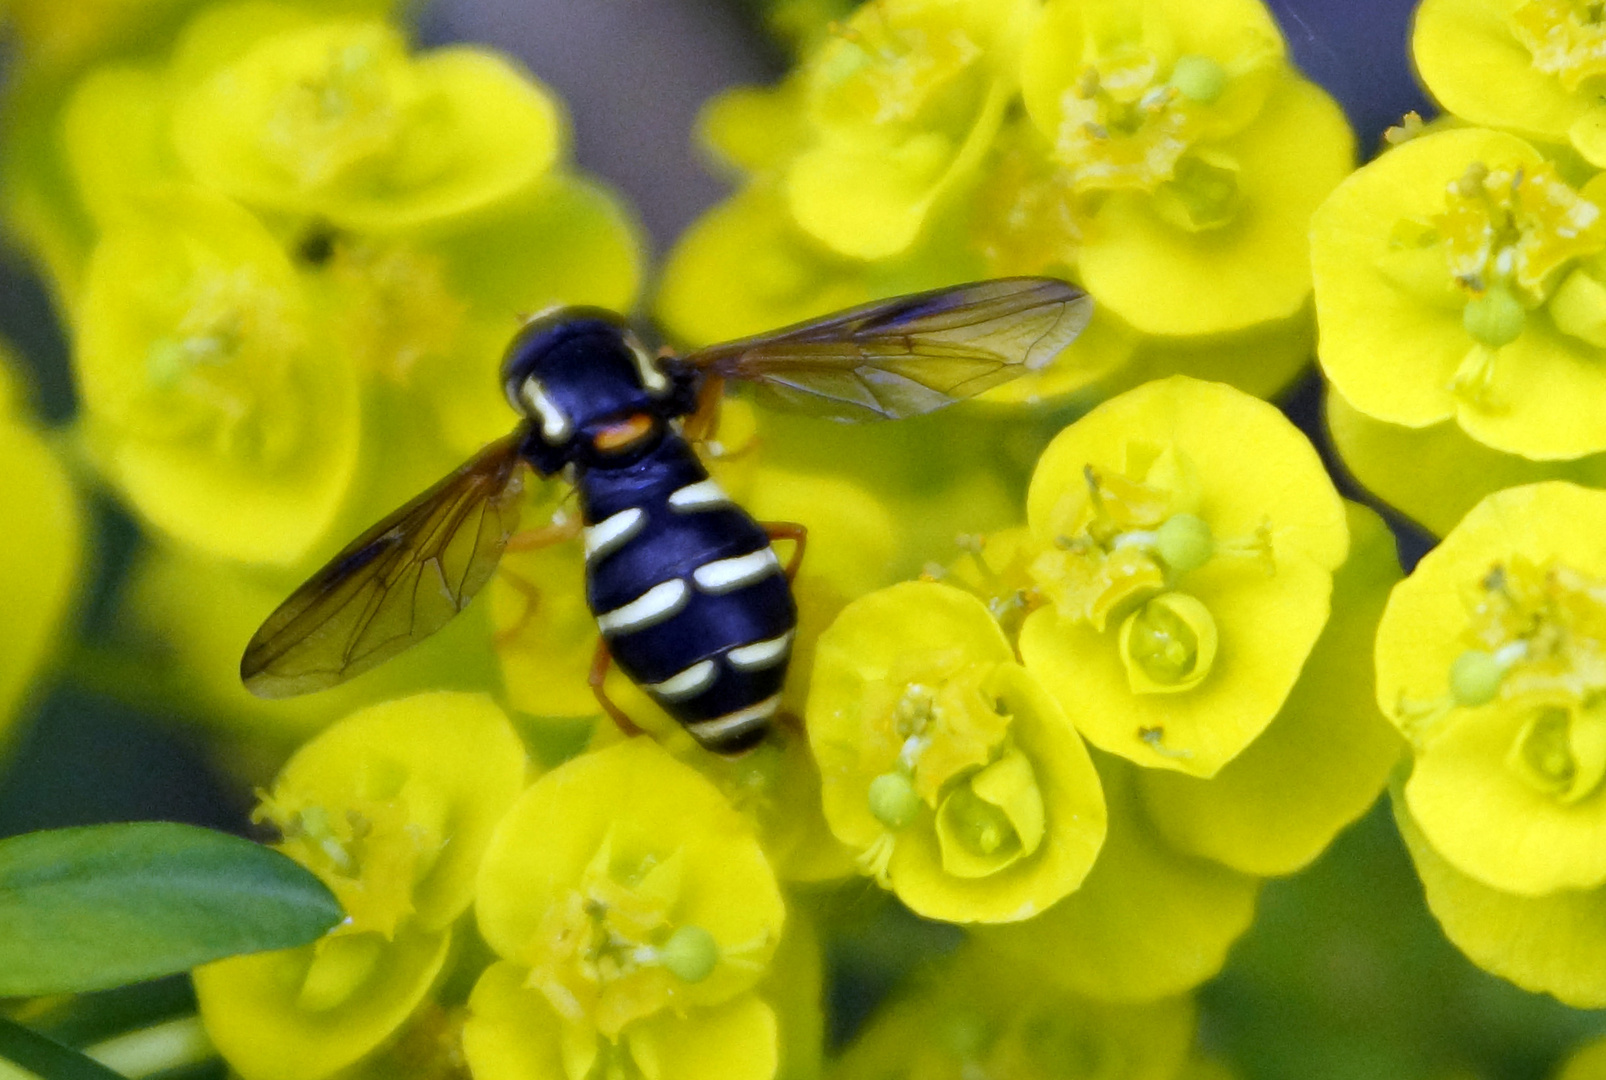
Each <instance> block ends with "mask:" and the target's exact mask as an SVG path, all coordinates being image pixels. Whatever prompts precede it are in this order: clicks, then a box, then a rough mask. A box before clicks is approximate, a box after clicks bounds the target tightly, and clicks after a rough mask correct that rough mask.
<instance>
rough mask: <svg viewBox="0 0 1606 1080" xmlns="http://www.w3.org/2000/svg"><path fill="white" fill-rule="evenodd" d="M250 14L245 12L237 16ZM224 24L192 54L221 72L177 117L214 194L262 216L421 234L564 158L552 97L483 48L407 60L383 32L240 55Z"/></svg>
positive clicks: (346, 26) (179, 139)
mask: <svg viewBox="0 0 1606 1080" xmlns="http://www.w3.org/2000/svg"><path fill="white" fill-rule="evenodd" d="M241 10H242V12H243V13H245V14H248V13H249V9H241ZM237 29H238V28H237V27H235V26H233V25H231V20H229V19H225V18H218V17H214V18H213V19H211V20H210V21H208V22H203V23H201V24H199V26H198V28H197V29H196V30H194V31H192V35H199V34H204V33H207V32H210V33H212V34H217V35H222V36H223V37H222V39H221V40H219V41H218V42H217V43H216V44H214V43H212V42H208V41H202V40H196V39H195V38H194V37H192V40H191V41H189V42H187V43H186V48H187V49H188V50H189V53H190V54H191V55H192V56H195V55H198V54H212V55H213V56H214V57H215V58H216V59H218V60H221V61H222V62H221V63H218V64H217V65H216V66H215V67H214V68H213V69H212V70H209V71H205V72H201V71H196V70H193V68H192V69H191V70H189V71H187V72H186V74H187V75H188V76H190V77H191V78H194V79H195V80H196V82H195V84H194V86H193V87H192V88H189V89H188V90H187V92H184V93H182V94H180V96H179V97H178V98H177V100H176V102H175V107H174V110H175V111H174V137H175V142H176V144H177V149H178V153H179V156H180V158H181V159H182V160H183V162H184V164H185V165H186V166H187V167H188V168H189V169H190V170H191V171H192V172H193V173H194V175H195V176H196V177H197V178H198V179H199V180H200V181H201V182H202V183H204V184H206V185H208V186H211V187H214V188H216V189H217V190H219V191H222V192H224V193H226V194H228V195H230V196H232V197H234V198H237V199H240V200H241V201H243V202H246V203H249V204H251V205H253V206H258V207H262V208H264V209H270V210H278V211H286V212H291V213H298V214H308V215H316V216H318V217H321V218H323V219H325V220H327V221H329V222H331V223H332V224H334V225H336V226H340V227H345V228H353V229H363V230H396V229H405V228H414V227H417V226H419V225H421V224H425V223H428V222H431V221H434V220H438V219H442V218H449V217H452V216H456V215H460V214H465V213H469V212H472V211H474V210H478V209H480V208H482V207H485V206H488V205H490V204H492V203H494V202H496V201H498V200H499V199H502V198H504V197H506V196H507V195H508V194H510V193H511V192H513V191H515V190H517V189H518V188H520V187H522V186H524V185H526V184H528V183H530V182H531V181H532V180H534V179H535V178H536V177H538V176H539V175H541V173H543V172H544V171H545V170H546V169H547V168H548V167H550V166H551V165H552V163H553V162H554V160H555V159H556V157H557V154H558V152H559V150H560V147H561V141H562V140H561V132H560V118H559V115H558V111H557V107H556V105H555V104H554V103H553V101H552V100H551V98H550V97H549V96H548V95H547V94H546V93H545V92H544V91H543V90H541V89H540V88H538V87H536V86H535V85H534V84H532V83H531V82H530V81H529V79H528V77H527V76H524V75H522V74H520V73H518V72H516V71H515V70H514V69H513V68H511V67H510V66H509V65H508V64H507V63H506V62H505V61H503V60H501V59H500V58H498V57H495V56H492V55H490V54H488V53H485V52H481V51H479V50H475V49H468V48H457V49H443V50H440V51H439V52H435V53H431V54H427V55H425V56H423V57H421V58H419V59H417V60H413V59H411V58H409V57H408V56H407V54H406V49H405V45H404V43H403V41H402V39H401V36H400V35H399V34H398V33H397V32H396V31H394V30H393V29H391V28H390V27H388V26H386V25H385V24H383V23H380V22H360V21H351V22H342V21H329V22H320V23H314V24H312V25H309V26H307V27H305V28H296V29H292V30H286V31H282V32H279V33H271V34H267V35H265V36H263V37H261V38H260V39H259V40H257V41H255V42H252V44H251V45H250V47H249V48H248V49H246V50H245V51H244V52H241V53H239V54H237V55H226V54H225V55H224V56H217V55H216V54H217V53H219V52H221V51H222V50H224V49H227V48H229V47H230V43H229V42H228V39H227V35H228V34H229V33H230V32H231V31H233V32H237Z"/></svg>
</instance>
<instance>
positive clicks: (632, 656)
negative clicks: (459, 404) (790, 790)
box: [578, 435, 797, 754]
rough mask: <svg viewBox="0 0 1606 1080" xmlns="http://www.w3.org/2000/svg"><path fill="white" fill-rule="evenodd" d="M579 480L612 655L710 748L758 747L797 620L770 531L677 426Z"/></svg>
mask: <svg viewBox="0 0 1606 1080" xmlns="http://www.w3.org/2000/svg"><path fill="white" fill-rule="evenodd" d="M578 484H579V488H580V497H581V505H582V510H583V513H584V517H585V523H586V599H587V601H588V603H589V604H590V605H591V611H592V613H593V614H594V615H595V616H596V617H597V625H598V628H599V629H600V630H601V631H602V635H603V637H604V638H605V639H606V640H607V643H608V649H609V651H610V652H611V653H612V654H613V657H614V660H615V662H617V663H618V665H619V666H620V668H622V669H623V670H624V672H625V674H627V675H629V676H630V677H631V679H633V680H634V681H635V682H636V683H638V684H639V685H640V686H641V687H642V688H643V689H645V690H646V691H647V692H648V693H649V694H651V695H652V696H653V698H654V699H655V700H657V701H658V702H659V703H660V704H661V705H663V707H664V708H665V709H666V710H667V711H668V712H669V714H670V715H671V716H673V717H674V718H675V719H676V720H678V721H680V723H681V724H683V725H685V727H686V729H687V730H688V731H689V732H691V734H692V736H693V737H694V738H695V739H696V740H697V741H698V742H699V743H700V744H702V745H703V746H704V747H706V748H707V749H709V750H713V751H715V752H716V753H722V754H734V753H738V752H740V751H742V750H746V749H748V748H750V747H752V746H754V745H756V744H757V743H758V742H759V741H760V740H761V739H762V738H763V737H764V733H765V732H766V731H767V730H768V728H769V723H770V720H771V719H772V718H773V717H774V715H775V712H776V709H777V708H778V707H779V705H780V694H781V684H782V682H783V681H784V679H785V677H786V665H787V660H788V659H789V658H790V656H791V645H792V634H793V632H794V630H795V629H796V626H797V610H796V607H795V606H794V604H793V602H792V594H791V590H790V588H789V587H788V585H787V581H786V576H785V575H784V574H783V573H782V571H781V565H780V562H779V560H778V559H777V558H776V556H775V552H774V550H773V549H772V548H771V547H770V542H769V537H768V536H767V535H766V534H765V532H764V530H763V529H762V528H760V527H759V525H758V524H757V523H756V522H755V521H753V519H752V518H750V517H748V516H747V514H746V513H745V512H743V511H742V510H741V508H740V507H737V506H735V505H734V504H733V503H731V501H730V500H729V498H727V497H726V495H725V493H724V492H723V491H721V490H720V488H719V487H718V485H717V484H715V483H714V482H713V481H712V480H710V479H709V478H708V474H707V472H706V471H705V470H704V469H703V467H702V463H701V462H699V461H698V460H697V457H696V455H695V454H694V453H693V452H692V450H691V449H690V447H688V446H687V445H686V444H685V443H684V442H683V441H682V440H680V439H679V438H678V437H675V436H673V435H670V436H668V437H666V438H665V439H664V441H663V443H662V444H660V445H659V446H658V447H657V448H656V449H654V450H653V451H651V452H650V453H649V454H648V455H646V456H645V457H644V458H642V459H641V460H639V461H637V462H635V463H633V464H631V465H629V466H626V467H623V468H617V469H590V470H587V471H586V472H585V473H584V474H583V475H582V476H580V477H579V478H578Z"/></svg>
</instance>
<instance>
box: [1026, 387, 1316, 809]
mask: <svg viewBox="0 0 1606 1080" xmlns="http://www.w3.org/2000/svg"><path fill="white" fill-rule="evenodd" d="M1182 515H1191V516H1193V517H1196V518H1197V519H1198V520H1199V521H1200V522H1201V523H1202V524H1203V525H1204V526H1205V527H1207V529H1208V535H1209V536H1210V537H1212V538H1213V542H1212V546H1211V547H1209V548H1208V549H1205V550H1206V554H1207V556H1208V557H1207V558H1206V560H1205V561H1204V562H1203V563H1202V564H1200V565H1197V566H1195V567H1190V568H1187V569H1180V568H1179V567H1178V566H1176V565H1171V564H1170V563H1168V562H1167V559H1166V557H1165V556H1164V555H1163V554H1162V553H1161V552H1162V551H1163V550H1165V544H1164V543H1163V541H1162V540H1161V536H1162V530H1163V529H1164V528H1165V527H1166V525H1167V523H1168V522H1170V521H1171V520H1172V519H1175V518H1178V517H1180V516H1182ZM1027 520H1028V523H1029V525H1030V527H1031V530H1032V535H1033V539H1034V540H1035V542H1036V544H1037V545H1038V547H1039V550H1040V551H1041V554H1040V555H1039V556H1038V557H1037V559H1036V560H1035V561H1034V562H1033V563H1032V564H1031V566H1030V573H1031V576H1032V578H1033V579H1034V582H1035V584H1036V588H1037V590H1038V591H1039V592H1040V593H1041V595H1042V596H1043V597H1044V598H1045V599H1046V600H1048V601H1049V604H1048V605H1046V606H1044V607H1042V608H1040V609H1038V610H1036V611H1034V612H1032V613H1031V614H1030V615H1029V616H1028V617H1027V618H1026V621H1025V623H1024V625H1023V626H1022V627H1021V634H1020V650H1021V656H1022V658H1023V660H1024V662H1025V664H1026V666H1027V668H1028V669H1029V670H1030V671H1031V672H1032V673H1033V675H1035V676H1036V677H1037V678H1038V679H1040V680H1042V682H1043V685H1044V686H1045V687H1047V688H1048V690H1049V691H1050V692H1051V693H1053V694H1054V696H1055V697H1056V698H1057V699H1058V700H1059V702H1060V704H1061V705H1062V706H1063V707H1064V709H1065V711H1066V714H1067V715H1068V716H1069V717H1070V718H1071V720H1072V721H1073V722H1074V723H1075V724H1076V725H1077V728H1078V730H1080V731H1081V732H1082V734H1083V735H1084V736H1086V737H1087V738H1088V739H1089V740H1090V741H1091V742H1093V743H1094V744H1095V745H1098V746H1100V747H1102V748H1103V749H1106V750H1109V751H1111V752H1112V753H1117V754H1121V755H1123V756H1125V757H1129V758H1131V759H1132V760H1133V761H1135V762H1137V763H1139V764H1142V765H1147V766H1151V767H1155V766H1158V767H1161V768H1168V769H1175V770H1178V771H1181V772H1186V773H1191V774H1193V775H1195V776H1206V777H1208V776H1212V775H1214V774H1215V773H1216V771H1217V770H1218V769H1220V768H1221V766H1223V765H1224V764H1226V763H1227V762H1228V761H1230V760H1231V759H1232V758H1233V757H1234V756H1236V755H1237V754H1238V753H1239V752H1240V751H1241V750H1243V748H1244V747H1245V746H1247V745H1248V744H1249V743H1250V742H1251V741H1253V740H1254V739H1255V738H1256V736H1258V735H1259V734H1260V732H1261V731H1262V730H1264V728H1265V726H1266V725H1267V724H1269V723H1270V722H1271V720H1272V718H1273V717H1274V716H1275V715H1276V714H1277V711H1278V710H1279V709H1280V708H1281V707H1282V704H1283V701H1284V699H1285V698H1286V697H1287V695H1288V693H1289V690H1290V688H1291V687H1292V686H1293V683H1294V680H1295V678H1296V677H1297V676H1298V674H1299V671H1300V669H1301V667H1302V666H1303V665H1304V663H1305V660H1306V657H1307V656H1308V655H1309V652H1310V649H1311V647H1312V645H1313V644H1314V642H1315V640H1316V637H1317V635H1318V634H1319V633H1320V632H1321V629H1322V626H1323V625H1324V624H1325V622H1326V621H1327V613H1328V593H1329V590H1330V588H1331V575H1332V572H1333V570H1334V569H1335V568H1336V567H1337V566H1338V565H1339V564H1340V563H1341V562H1342V561H1343V559H1344V553H1345V551H1346V548H1347V544H1348V539H1347V532H1346V529H1345V524H1344V511H1343V507H1342V504H1341V502H1340V500H1339V498H1338V494H1337V492H1335V491H1334V490H1333V486H1332V482H1331V481H1330V480H1329V479H1328V478H1327V476H1326V474H1325V472H1324V470H1323V469H1322V466H1321V462H1320V461H1319V460H1318V459H1317V457H1316V453H1315V451H1314V450H1313V449H1312V447H1311V446H1310V444H1309V443H1308V442H1307V441H1306V440H1305V438H1304V436H1302V435H1301V434H1300V433H1299V432H1298V430H1297V429H1295V428H1294V426H1293V425H1292V424H1290V423H1289V422H1288V421H1287V420H1286V419H1285V418H1284V417H1283V416H1282V415H1281V414H1280V413H1278V412H1277V411H1276V410H1275V409H1274V408H1272V407H1271V406H1269V405H1266V404H1265V403H1263V402H1260V401H1258V400H1256V399H1254V398H1250V397H1248V396H1247V395H1244V394H1242V393H1240V392H1239V391H1236V390H1233V389H1231V388H1230V387H1226V386H1222V385H1220V384H1216V383H1202V382H1197V381H1194V380H1191V379H1185V378H1180V377H1178V378H1172V379H1168V380H1164V381H1162V382H1156V383H1150V384H1148V385H1147V386H1144V387H1141V388H1139V389H1137V390H1134V391H1131V392H1129V393H1127V394H1124V395H1122V396H1121V397H1119V398H1116V399H1114V400H1112V401H1110V402H1107V403H1106V404H1104V405H1102V406H1100V407H1099V408H1097V409H1095V410H1093V412H1091V413H1089V414H1088V415H1087V416H1085V417H1084V418H1083V419H1081V420H1080V421H1078V422H1077V423H1075V424H1073V425H1071V426H1070V427H1069V428H1067V429H1065V431H1063V432H1061V433H1060V435H1059V436H1058V437H1057V438H1056V439H1055V440H1054V441H1053V442H1052V443H1050V444H1049V446H1048V448H1047V449H1046V450H1045V451H1044V452H1043V455H1042V457H1041V459H1040V460H1039V462H1038V466H1037V471H1036V473H1035V474H1034V475H1033V478H1032V485H1031V489H1030V491H1029V492H1028V495H1027ZM1172 558H1173V559H1175V558H1177V556H1176V555H1173V556H1172Z"/></svg>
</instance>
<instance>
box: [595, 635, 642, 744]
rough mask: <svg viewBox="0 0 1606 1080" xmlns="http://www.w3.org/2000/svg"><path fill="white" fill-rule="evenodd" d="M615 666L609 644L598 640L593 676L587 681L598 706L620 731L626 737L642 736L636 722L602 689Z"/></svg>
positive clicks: (603, 640) (600, 639) (601, 639)
mask: <svg viewBox="0 0 1606 1080" xmlns="http://www.w3.org/2000/svg"><path fill="white" fill-rule="evenodd" d="M612 665H613V654H612V653H610V652H608V642H607V641H606V640H605V639H603V638H598V639H597V651H596V652H594V653H592V654H591V674H590V676H589V677H588V678H587V679H586V681H587V682H588V683H590V684H591V692H592V693H593V694H595V695H596V698H597V704H598V705H601V706H602V711H603V712H605V713H607V714H608V715H609V716H611V717H613V722H614V723H616V724H618V725H619V730H620V731H622V732H624V733H625V734H626V735H640V734H642V730H641V729H640V728H639V727H637V726H636V722H635V721H634V720H632V719H630V717H628V716H626V715H625V711H624V710H623V709H621V708H620V707H619V706H617V705H615V704H614V703H613V700H612V699H611V698H609V697H608V692H607V691H606V690H604V689H603V688H602V684H603V682H604V681H605V680H606V679H607V678H608V668H609V667H611V666H612Z"/></svg>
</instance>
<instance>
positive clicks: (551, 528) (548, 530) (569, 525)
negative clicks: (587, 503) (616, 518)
mask: <svg viewBox="0 0 1606 1080" xmlns="http://www.w3.org/2000/svg"><path fill="white" fill-rule="evenodd" d="M580 528H581V525H580V515H579V514H569V515H567V516H566V517H565V518H564V519H563V522H562V524H550V525H542V526H540V527H539V528H535V529H520V530H519V531H518V532H516V533H514V534H513V535H512V536H510V537H508V538H507V547H505V548H503V550H504V551H539V550H540V549H541V548H544V547H551V546H552V545H553V544H561V543H563V541H565V540H573V539H574V538H575V537H576V536H579V535H580Z"/></svg>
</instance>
